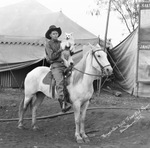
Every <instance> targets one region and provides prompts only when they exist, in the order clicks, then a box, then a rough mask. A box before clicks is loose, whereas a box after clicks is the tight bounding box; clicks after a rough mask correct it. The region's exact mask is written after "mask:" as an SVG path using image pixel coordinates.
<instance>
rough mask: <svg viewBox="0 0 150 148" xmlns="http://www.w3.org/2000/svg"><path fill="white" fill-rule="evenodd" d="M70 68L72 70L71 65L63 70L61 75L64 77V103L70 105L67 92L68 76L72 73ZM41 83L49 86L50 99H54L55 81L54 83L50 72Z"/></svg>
mask: <svg viewBox="0 0 150 148" xmlns="http://www.w3.org/2000/svg"><path fill="white" fill-rule="evenodd" d="M72 68H73V65H71V66H69V67H67V68H66V69H65V70H64V73H63V75H64V90H63V91H64V97H65V101H66V102H68V103H71V101H70V95H69V92H68V90H67V86H68V85H69V83H70V76H71V73H72ZM43 83H44V84H46V85H50V90H52V98H53V99H55V88H56V81H55V79H54V77H53V74H52V72H51V71H49V72H48V73H47V75H46V76H45V77H44V79H43Z"/></svg>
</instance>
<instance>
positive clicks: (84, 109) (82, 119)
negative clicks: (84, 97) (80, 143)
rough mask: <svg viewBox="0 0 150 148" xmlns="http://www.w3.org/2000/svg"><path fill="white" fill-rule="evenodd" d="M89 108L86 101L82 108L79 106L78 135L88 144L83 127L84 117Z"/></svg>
mask: <svg viewBox="0 0 150 148" xmlns="http://www.w3.org/2000/svg"><path fill="white" fill-rule="evenodd" d="M88 106H89V101H86V102H85V103H84V104H83V105H82V106H81V118H80V134H81V136H82V138H83V140H84V141H85V142H89V141H90V140H89V138H88V136H87V135H86V134H85V127H84V122H85V116H86V111H87V108H88Z"/></svg>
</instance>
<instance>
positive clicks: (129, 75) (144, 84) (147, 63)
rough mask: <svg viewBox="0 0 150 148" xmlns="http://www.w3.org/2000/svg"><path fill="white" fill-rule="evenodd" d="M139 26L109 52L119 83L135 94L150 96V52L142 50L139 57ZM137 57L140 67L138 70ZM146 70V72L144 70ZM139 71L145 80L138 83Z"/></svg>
mask: <svg viewBox="0 0 150 148" xmlns="http://www.w3.org/2000/svg"><path fill="white" fill-rule="evenodd" d="M137 52H138V28H137V29H136V30H135V31H134V32H132V33H131V34H130V35H129V36H128V37H127V38H126V39H125V40H123V41H122V42H121V43H120V44H119V45H117V46H116V47H114V48H112V49H111V50H110V51H109V53H110V55H111V57H112V59H113V61H114V62H112V61H111V63H112V66H113V67H114V74H115V77H116V81H117V83H118V84H119V85H120V86H121V88H122V89H124V90H125V91H126V92H128V93H130V94H133V95H135V96H143V97H150V52H145V51H142V54H141V55H140V56H139V57H138V56H137ZM137 58H139V68H138V71H137V62H138V60H137ZM143 71H144V72H143ZM137 72H138V74H139V75H140V77H141V78H143V79H144V81H141V82H139V84H138V85H137V83H136V79H137Z"/></svg>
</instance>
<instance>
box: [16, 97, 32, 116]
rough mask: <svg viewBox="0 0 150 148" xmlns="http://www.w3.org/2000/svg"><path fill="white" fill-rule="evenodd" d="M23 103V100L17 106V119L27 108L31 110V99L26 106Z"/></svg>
mask: <svg viewBox="0 0 150 148" xmlns="http://www.w3.org/2000/svg"><path fill="white" fill-rule="evenodd" d="M24 101H25V99H24V98H23V99H22V100H21V102H20V105H19V117H20V115H22V114H23V113H24V112H25V111H26V110H27V108H28V107H29V106H30V109H31V110H32V106H33V105H32V104H33V103H32V102H33V99H32V98H31V99H30V101H29V102H28V103H27V104H24Z"/></svg>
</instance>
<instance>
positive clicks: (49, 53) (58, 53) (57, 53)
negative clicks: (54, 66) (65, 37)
mask: <svg viewBox="0 0 150 148" xmlns="http://www.w3.org/2000/svg"><path fill="white" fill-rule="evenodd" d="M45 51H46V54H47V56H48V58H49V60H50V61H54V60H56V59H58V58H59V57H60V56H61V52H62V49H59V50H57V51H53V49H52V48H51V46H50V44H49V43H48V42H46V46H45Z"/></svg>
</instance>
